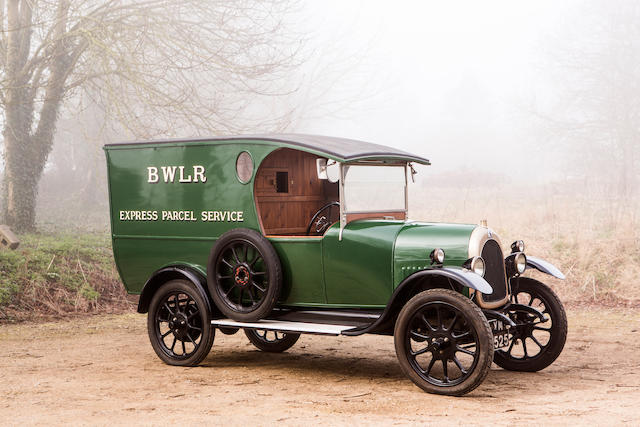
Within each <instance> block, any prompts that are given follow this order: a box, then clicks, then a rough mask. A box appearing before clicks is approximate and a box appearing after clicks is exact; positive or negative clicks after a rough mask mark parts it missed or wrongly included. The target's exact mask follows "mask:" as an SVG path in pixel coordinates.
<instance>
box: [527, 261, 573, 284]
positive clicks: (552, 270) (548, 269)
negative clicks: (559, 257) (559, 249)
mask: <svg viewBox="0 0 640 427" xmlns="http://www.w3.org/2000/svg"><path fill="white" fill-rule="evenodd" d="M527 267H530V268H535V269H536V270H538V271H541V272H543V273H545V274H548V275H550V276H553V277H557V278H558V279H561V280H564V279H565V275H564V274H562V272H561V271H560V270H559V269H558V267H556V266H555V265H553V264H551V263H550V262H548V261H545V260H543V259H541V258H536V257H532V256H529V255H527Z"/></svg>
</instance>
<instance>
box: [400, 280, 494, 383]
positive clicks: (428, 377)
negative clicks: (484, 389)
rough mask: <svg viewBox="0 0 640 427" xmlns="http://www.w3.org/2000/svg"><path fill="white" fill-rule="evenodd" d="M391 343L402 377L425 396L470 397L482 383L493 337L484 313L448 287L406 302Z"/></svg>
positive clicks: (424, 293) (490, 355) (429, 291)
mask: <svg viewBox="0 0 640 427" xmlns="http://www.w3.org/2000/svg"><path fill="white" fill-rule="evenodd" d="M394 342H395V347H396V354H397V356H398V361H399V362H400V366H401V367H402V370H403V371H404V373H405V374H406V375H407V376H408V377H409V378H410V379H411V381H413V382H414V383H415V384H416V385H417V386H418V387H420V388H422V389H423V390H425V391H427V392H429V393H435V394H446V395H453V396H460V395H463V394H466V393H469V392H470V391H472V390H473V389H475V388H476V387H478V386H479V385H480V384H481V383H482V381H484V379H485V377H486V376H487V374H488V373H489V368H490V367H491V361H492V359H493V335H492V332H491V329H490V327H489V323H488V322H487V319H486V318H485V316H484V314H483V313H482V311H481V310H480V309H479V308H478V307H477V306H476V305H475V304H474V303H472V302H471V301H470V300H469V299H468V298H466V297H464V296H462V295H460V294H459V293H456V292H454V291H451V290H447V289H432V290H428V291H424V292H421V293H419V294H418V295H416V296H414V297H413V298H411V300H409V302H407V303H406V304H405V306H404V307H403V308H402V310H401V311H400V315H399V316H398V320H397V321H396V326H395V330H394Z"/></svg>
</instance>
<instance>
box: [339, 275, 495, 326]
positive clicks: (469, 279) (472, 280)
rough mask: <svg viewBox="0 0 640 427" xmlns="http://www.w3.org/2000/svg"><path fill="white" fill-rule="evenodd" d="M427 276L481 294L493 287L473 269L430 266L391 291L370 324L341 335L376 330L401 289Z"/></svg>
mask: <svg viewBox="0 0 640 427" xmlns="http://www.w3.org/2000/svg"><path fill="white" fill-rule="evenodd" d="M429 276H439V277H446V278H448V279H451V280H454V281H456V282H458V283H460V284H461V285H463V286H466V287H468V288H471V289H475V290H476V291H478V292H481V293H483V294H491V293H493V288H492V287H491V285H490V284H489V283H488V282H487V281H486V280H484V278H483V277H482V276H479V275H477V274H476V273H474V272H473V271H470V270H467V269H465V268H461V267H443V268H430V269H428V270H422V271H418V272H417V273H414V274H412V275H411V276H409V277H407V278H405V279H404V280H403V281H402V282H401V283H400V284H399V285H398V287H397V288H396V290H395V291H394V292H393V295H392V296H391V298H390V299H389V302H388V303H387V306H386V307H385V309H384V311H383V312H382V315H380V317H379V318H378V319H377V320H376V321H375V322H373V323H372V324H370V325H367V326H365V327H361V328H355V329H351V330H349V331H344V332H343V333H342V334H343V335H362V334H366V333H370V332H374V331H376V330H377V329H378V328H379V327H380V326H382V325H384V323H385V322H387V321H388V320H390V318H391V317H392V316H393V313H394V310H393V306H394V302H395V301H396V298H397V297H398V296H399V295H400V294H402V293H403V291H405V290H407V289H409V288H408V286H411V283H412V282H413V281H414V280H415V279H420V278H424V277H429Z"/></svg>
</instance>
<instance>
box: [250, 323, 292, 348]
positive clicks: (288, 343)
mask: <svg viewBox="0 0 640 427" xmlns="http://www.w3.org/2000/svg"><path fill="white" fill-rule="evenodd" d="M244 333H245V335H246V336H247V338H249V341H251V344H253V345H254V346H256V348H258V349H260V350H262V351H266V352H269V353H282V352H283V351H285V350H289V349H290V348H291V347H292V346H293V345H294V344H295V343H296V342H297V341H298V338H300V334H291V333H284V332H279V331H265V330H263V329H245V330H244Z"/></svg>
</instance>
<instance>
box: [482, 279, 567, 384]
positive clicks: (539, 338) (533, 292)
mask: <svg viewBox="0 0 640 427" xmlns="http://www.w3.org/2000/svg"><path fill="white" fill-rule="evenodd" d="M518 281H519V283H518V284H517V286H514V293H513V295H512V301H513V302H517V303H519V304H525V305H529V306H531V307H533V308H536V309H538V310H539V311H541V312H543V313H544V314H545V315H547V316H548V318H549V319H548V320H547V321H546V322H540V321H539V319H538V318H537V317H535V316H534V315H532V314H529V313H525V312H515V311H511V310H509V311H508V313H507V314H508V316H509V317H510V318H511V319H512V320H513V321H514V322H515V323H516V325H518V326H516V329H515V331H516V332H515V333H514V338H513V340H512V342H511V345H510V347H508V348H507V349H505V350H502V349H500V350H496V351H495V353H494V356H493V360H494V362H496V365H498V366H500V367H501V368H503V369H507V370H509V371H524V372H536V371H540V370H542V369H544V368H546V367H547V366H549V365H551V364H552V363H553V362H554V361H555V360H556V359H557V358H558V356H560V353H562V349H563V348H564V344H565V342H566V341H567V314H566V313H565V311H564V307H563V306H562V302H560V299H559V298H558V296H557V295H556V293H555V292H554V291H553V289H551V288H550V287H549V286H547V285H545V284H544V283H542V282H539V281H537V280H535V279H531V278H529V277H521V278H520V279H518ZM533 350H537V352H536V353H533Z"/></svg>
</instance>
